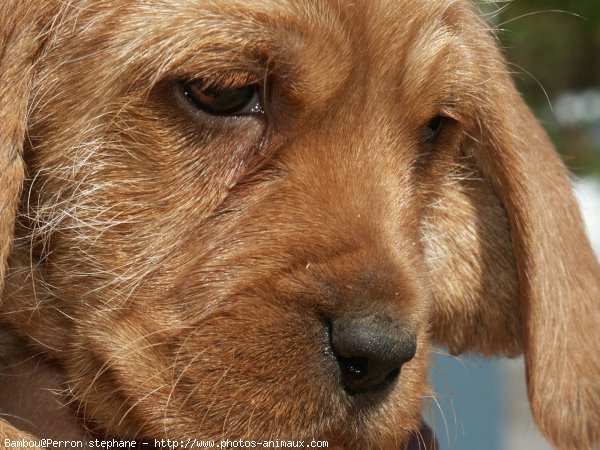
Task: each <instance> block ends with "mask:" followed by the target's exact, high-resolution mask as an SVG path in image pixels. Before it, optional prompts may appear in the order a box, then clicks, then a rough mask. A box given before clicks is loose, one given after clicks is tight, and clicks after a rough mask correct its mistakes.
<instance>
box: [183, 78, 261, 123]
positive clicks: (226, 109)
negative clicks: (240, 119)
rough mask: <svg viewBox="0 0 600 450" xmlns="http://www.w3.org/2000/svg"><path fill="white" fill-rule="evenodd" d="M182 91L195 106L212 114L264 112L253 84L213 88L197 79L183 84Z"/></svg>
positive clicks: (230, 114)
mask: <svg viewBox="0 0 600 450" xmlns="http://www.w3.org/2000/svg"><path fill="white" fill-rule="evenodd" d="M183 92H184V94H185V96H186V97H187V98H188V99H189V100H190V102H191V103H192V104H193V105H194V106H195V107H196V108H199V109H201V110H202V111H204V112H206V113H208V114H212V115H214V116H237V115H244V114H263V113H264V110H263V107H262V104H261V101H260V96H259V94H258V89H257V87H256V85H255V84H248V85H245V86H240V87H233V88H213V87H205V86H203V85H202V84H201V83H200V82H198V81H192V82H189V83H186V84H184V85H183Z"/></svg>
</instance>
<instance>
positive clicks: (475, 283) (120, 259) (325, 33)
mask: <svg viewBox="0 0 600 450" xmlns="http://www.w3.org/2000/svg"><path fill="white" fill-rule="evenodd" d="M0 30H2V31H1V32H2V34H1V35H0V176H1V177H2V178H1V185H0V186H1V188H2V189H1V191H0V205H1V207H2V210H1V214H0V239H1V241H0V256H1V259H0V263H2V264H0V271H3V272H2V274H5V275H4V277H3V278H4V289H3V293H2V304H1V306H0V308H1V312H2V322H3V325H2V326H3V327H4V329H5V331H6V330H8V332H9V333H10V334H13V335H15V336H18V337H19V339H23V340H24V341H25V342H27V343H28V345H29V346H30V347H31V348H34V349H36V351H38V352H40V353H42V354H44V355H45V356H46V357H48V358H51V359H53V360H54V361H56V362H57V363H58V364H60V366H61V370H62V371H63V373H64V377H65V382H66V385H67V386H68V387H69V389H70V392H69V396H70V398H72V401H73V404H74V405H75V406H76V407H77V408H78V409H79V412H80V415H81V416H82V418H83V419H84V420H85V424H86V426H88V427H90V428H92V429H93V430H94V431H95V432H96V433H98V434H101V435H108V436H119V437H123V438H132V437H135V438H166V437H169V438H172V439H184V438H187V437H190V436H198V435H201V436H202V437H203V438H204V439H221V438H230V439H239V438H248V439H255V438H258V437H260V438H288V439H289V438H290V437H293V438H294V439H308V438H321V439H329V440H331V442H333V443H336V444H339V445H343V446H345V447H346V448H376V447H381V448H398V446H400V445H401V444H402V442H404V441H405V440H406V438H407V436H408V434H409V432H410V431H411V430H413V429H414V428H415V427H416V426H417V424H418V416H419V411H420V406H421V401H422V398H423V397H424V396H426V395H429V394H428V392H429V391H428V389H427V383H426V381H427V380H426V373H427V364H426V359H427V357H428V351H429V345H430V341H431V340H432V339H433V341H434V342H437V343H441V344H444V345H447V346H448V347H449V348H451V349H452V350H453V351H455V352H462V351H469V350H472V351H477V352H482V353H486V354H503V353H506V354H516V353H519V352H520V351H521V350H523V351H524V352H525V356H526V363H527V376H528V385H529V395H530V399H531V403H532V409H533V413H534V416H535V418H536V422H537V424H538V426H539V427H540V429H541V430H542V432H543V433H544V434H545V436H546V437H547V438H548V439H549V440H550V441H551V442H553V443H554V445H556V447H557V448H561V449H582V450H583V449H589V448H592V446H593V445H594V444H596V443H598V441H599V440H600V431H599V430H600V428H599V427H598V424H599V423H600V386H599V384H598V380H599V379H600V358H599V357H598V356H597V351H596V348H595V347H596V345H597V342H599V341H600V331H599V330H600V327H598V325H599V324H600V320H599V308H598V299H599V298H600V269H599V267H598V262H597V260H596V259H595V257H594V255H593V253H592V251H591V249H590V247H589V244H588V242H587V240H586V238H585V236H584V233H583V229H582V224H581V220H580V217H579V214H578V212H577V207H576V204H575V201H574V199H573V197H572V195H571V193H570V189H569V185H568V179H567V176H566V173H565V170H564V168H563V166H562V163H561V162H560V160H559V158H558V156H557V155H556V154H555V152H554V151H553V149H552V147H551V144H550V143H549V142H548V139H547V137H546V136H545V134H544V133H543V131H542V130H541V128H540V127H539V125H538V124H537V123H536V121H535V119H534V118H533V117H532V116H531V114H530V112H529V111H528V110H527V108H526V107H525V106H524V104H523V102H522V100H521V98H520V97H519V95H518V94H517V92H516V90H515V88H514V86H513V85H512V82H511V81H510V77H509V75H508V74H507V71H506V67H505V64H504V62H503V58H502V56H501V54H500V52H499V50H498V49H497V46H496V43H495V42H494V39H493V38H492V37H491V36H490V34H489V31H488V29H487V27H486V26H485V25H484V24H483V22H481V21H480V19H479V18H478V17H477V14H476V13H475V11H474V8H473V6H472V5H471V4H470V3H469V2H467V1H465V0H447V1H438V0H435V1H434V0H410V1H408V0H407V1H404V2H400V3H398V2H391V1H385V0H378V1H372V0H369V1H366V0H365V1H358V2H345V1H337V0H336V1H331V2H329V1H327V2H323V1H309V0H304V1H287V0H278V1H273V0H269V1H267V0H253V1H247V0H246V1H242V0H218V1H217V0H215V1H208V0H207V1H201V0H198V1H190V2H181V1H177V0H167V1H164V0H163V1H160V2H159V1H154V0H145V1H125V0H102V1H98V0H94V1H92V0H78V1H58V0H46V1H39V0H24V1H23V0H21V1H17V0H4V1H3V2H2V4H1V5H0ZM218 77H221V78H220V79H219V78H218ZM223 77H225V78H227V77H233V78H234V79H235V77H254V78H255V80H256V81H259V80H263V81H264V83H265V85H266V86H267V87H268V93H267V101H266V103H265V108H266V116H265V117H266V119H265V120H263V119H261V118H257V117H255V116H248V117H245V118H237V119H236V118H214V117H210V116H208V115H206V114H204V113H201V112H198V111H195V112H194V111H190V107H189V105H185V104H183V103H184V102H182V101H181V99H179V100H178V99H177V98H178V94H177V91H176V89H175V88H174V85H173V80H182V79H183V80H190V79H196V78H198V79H204V80H206V79H208V80H213V81H214V82H216V83H219V82H220V83H227V82H228V81H226V80H224V79H223ZM215 80H216V81H215ZM437 114H443V115H445V116H447V117H449V118H451V119H449V120H448V123H447V124H446V125H445V127H444V129H443V130H442V133H441V135H440V137H439V139H438V140H437V141H436V143H435V145H434V146H431V145H424V144H423V142H422V138H421V137H422V130H423V128H424V126H425V125H426V124H427V122H428V121H429V120H430V119H431V118H432V117H434V116H436V115H437ZM24 170H26V172H27V175H26V176H25V175H24ZM18 203H19V205H20V206H17V204H18ZM16 216H18V217H17V219H16V220H15V217H16ZM13 231H14V236H13ZM6 258H8V262H7V264H6V272H4V270H5V265H4V261H5V259H6ZM374 313H385V314H387V315H389V316H391V317H393V318H395V320H397V321H398V323H401V324H402V325H403V326H406V327H408V328H410V329H412V330H414V331H415V332H416V333H417V337H418V350H417V355H416V357H415V358H414V359H413V360H412V361H411V362H410V363H408V364H406V365H405V366H404V367H403V368H402V373H401V376H400V378H399V380H398V383H397V385H396V386H395V388H394V390H393V392H391V393H390V394H389V395H388V396H385V397H383V398H381V399H379V401H377V402H374V403H372V404H370V405H363V404H361V403H360V402H359V401H357V400H356V399H353V398H350V397H348V396H347V395H346V394H345V393H344V392H343V391H342V390H341V389H340V388H339V380H338V375H337V372H336V365H335V362H334V360H333V358H332V356H331V355H330V354H328V352H327V351H326V350H324V349H326V348H327V346H328V340H327V335H326V332H325V330H324V327H323V324H322V320H323V318H324V317H336V316H340V315H356V316H360V315H368V314H374Z"/></svg>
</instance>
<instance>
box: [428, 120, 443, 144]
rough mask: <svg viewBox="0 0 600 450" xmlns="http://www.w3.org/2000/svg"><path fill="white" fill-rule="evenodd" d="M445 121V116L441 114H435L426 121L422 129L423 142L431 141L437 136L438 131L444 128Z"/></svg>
mask: <svg viewBox="0 0 600 450" xmlns="http://www.w3.org/2000/svg"><path fill="white" fill-rule="evenodd" d="M445 122H446V118H445V117H444V116H442V115H437V116H435V117H433V118H432V119H431V120H429V122H427V125H425V128H424V129H423V140H424V141H425V143H430V142H433V141H434V140H435V138H437V137H438V135H439V134H440V131H441V130H442V128H444V123H445Z"/></svg>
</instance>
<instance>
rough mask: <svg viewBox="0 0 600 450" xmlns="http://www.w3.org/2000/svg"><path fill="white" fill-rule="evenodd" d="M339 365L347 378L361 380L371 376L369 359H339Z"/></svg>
mask: <svg viewBox="0 0 600 450" xmlns="http://www.w3.org/2000/svg"><path fill="white" fill-rule="evenodd" d="M338 364H339V365H340V368H341V369H342V372H343V373H344V374H346V375H347V376H350V377H353V378H356V379H357V380H360V379H361V378H364V377H366V376H367V375H368V374H369V360H368V359H367V358H361V357H358V358H343V357H341V356H340V357H338Z"/></svg>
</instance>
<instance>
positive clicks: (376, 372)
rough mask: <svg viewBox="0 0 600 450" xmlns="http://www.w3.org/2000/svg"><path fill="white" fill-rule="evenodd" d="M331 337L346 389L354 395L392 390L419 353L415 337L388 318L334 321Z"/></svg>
mask: <svg viewBox="0 0 600 450" xmlns="http://www.w3.org/2000/svg"><path fill="white" fill-rule="evenodd" d="M330 333H331V348H332V350H333V354H334V355H335V357H336V359H337V363H338V365H339V367H340V371H341V375H342V384H343V387H344V389H345V390H346V392H348V393H349V394H351V395H354V394H359V393H363V392H368V391H377V390H381V389H383V388H385V387H387V386H389V385H390V384H392V383H393V382H394V381H395V380H396V379H397V378H398V375H399V374H400V368H401V367H402V365H403V364H404V363H406V362H408V361H410V360H411V359H412V358H413V357H414V356H415V353H416V351H417V339H416V336H415V333H414V332H410V331H408V330H407V329H406V328H405V327H402V326H401V325H398V324H397V323H395V322H394V321H393V320H392V319H390V318H389V317H387V316H383V317H381V316H368V317H361V318H338V319H334V320H332V321H331V328H330Z"/></svg>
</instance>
